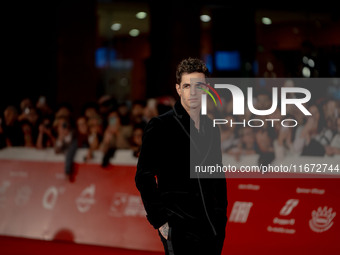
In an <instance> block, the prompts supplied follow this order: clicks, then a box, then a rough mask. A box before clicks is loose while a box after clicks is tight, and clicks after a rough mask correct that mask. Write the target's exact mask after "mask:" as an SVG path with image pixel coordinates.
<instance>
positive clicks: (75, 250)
mask: <svg viewBox="0 0 340 255" xmlns="http://www.w3.org/2000/svg"><path fill="white" fill-rule="evenodd" d="M0 247H1V248H0V250H1V251H0V254H1V255H47V254H48V255H78V254H79V255H163V254H164V253H160V252H146V251H136V250H126V249H119V248H113V247H103V246H92V245H84V244H76V243H70V242H61V241H42V240H34V239H26V238H14V237H5V236H0Z"/></svg>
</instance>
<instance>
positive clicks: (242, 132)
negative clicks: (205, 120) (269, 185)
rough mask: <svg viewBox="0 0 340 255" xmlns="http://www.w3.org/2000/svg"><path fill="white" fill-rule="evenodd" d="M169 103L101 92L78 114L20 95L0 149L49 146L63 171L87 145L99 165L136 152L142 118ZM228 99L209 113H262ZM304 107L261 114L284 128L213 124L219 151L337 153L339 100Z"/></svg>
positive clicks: (7, 113)
mask: <svg viewBox="0 0 340 255" xmlns="http://www.w3.org/2000/svg"><path fill="white" fill-rule="evenodd" d="M254 102H255V105H254V107H255V108H256V109H258V110H261V109H269V108H270V107H271V105H272V97H271V94H270V93H268V91H265V90H264V91H259V92H257V94H256V96H255V98H254ZM174 103H175V99H174V98H172V97H162V98H150V99H147V100H145V101H142V100H140V101H133V102H129V101H125V102H121V103H119V102H117V101H116V100H115V99H114V98H113V97H111V96H108V95H104V96H102V97H100V98H99V99H98V101H97V102H92V103H87V104H85V105H84V106H83V109H82V111H81V114H80V115H79V116H75V115H74V113H73V111H72V108H71V107H70V106H69V105H67V104H62V105H60V106H59V107H58V108H57V109H55V110H53V109H52V108H51V107H50V106H49V105H48V102H47V100H46V98H45V97H40V98H39V99H38V100H37V102H33V101H32V99H30V98H25V99H23V100H22V101H21V102H20V106H19V107H16V106H15V105H9V106H7V107H6V108H5V109H3V111H2V116H1V117H0V149H2V148H5V147H11V146H21V147H30V148H36V149H44V148H53V149H54V151H55V153H65V154H67V153H68V154H67V156H68V158H69V159H68V161H69V163H68V166H67V167H66V169H68V170H66V171H71V165H72V159H73V157H74V154H75V153H76V150H77V149H78V148H88V150H87V151H88V152H87V155H86V157H85V158H84V161H85V162H86V161H89V160H91V159H92V158H93V153H94V152H95V151H96V150H100V151H102V153H103V155H104V156H103V160H102V166H107V165H108V164H109V160H110V158H112V156H113V155H114V153H115V151H116V150H117V149H130V150H132V151H133V155H134V156H135V157H138V154H139V149H140V146H141V144H142V136H143V132H144V127H145V125H146V123H147V122H148V121H149V120H150V119H151V118H152V117H154V116H157V115H159V114H162V113H163V112H165V111H167V110H168V109H170V108H171V107H172V106H173V105H174ZM232 103H233V102H232V99H230V100H229V101H227V102H226V107H223V108H221V109H222V110H218V109H217V108H216V109H215V110H213V111H215V113H214V115H215V116H214V117H216V116H218V118H224V119H226V120H228V122H229V123H230V122H231V121H233V122H234V123H237V122H238V123H241V119H243V120H245V121H246V122H247V121H248V120H249V119H261V118H264V117H263V116H254V115H252V114H251V112H249V111H248V112H246V114H245V115H244V116H235V115H233V114H232ZM305 107H306V108H307V109H308V110H309V111H310V112H311V113H312V116H305V115H304V114H302V112H301V111H300V110H299V109H297V108H296V107H295V108H294V107H292V108H288V109H287V115H286V116H282V115H281V113H280V109H279V108H278V109H277V110H276V111H275V112H274V113H273V114H271V115H270V116H266V118H267V119H279V120H282V119H283V117H285V118H290V119H295V120H297V122H298V123H299V125H297V126H296V127H294V128H287V127H284V126H282V125H281V124H280V121H276V122H273V123H274V127H271V125H272V123H271V122H266V121H264V122H263V123H264V125H263V126H261V127H256V128H254V127H249V126H243V125H240V124H235V125H230V124H229V125H219V128H220V132H221V149H222V152H223V153H226V154H229V155H230V156H233V157H235V158H236V159H237V160H239V159H240V157H242V156H244V155H252V154H258V155H259V156H260V157H259V163H270V162H271V161H273V160H275V159H276V160H277V159H279V160H280V159H283V158H285V157H286V156H289V155H307V156H325V155H328V156H332V155H340V105H339V101H338V100H335V99H333V98H320V99H318V100H317V101H313V102H309V103H308V104H306V105H305ZM216 111H218V112H216ZM243 120H242V121H243ZM160 139H161V138H160Z"/></svg>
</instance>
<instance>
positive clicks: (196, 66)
mask: <svg viewBox="0 0 340 255" xmlns="http://www.w3.org/2000/svg"><path fill="white" fill-rule="evenodd" d="M195 72H198V73H203V74H204V75H205V77H209V76H210V72H209V70H208V68H207V66H206V65H205V63H204V62H203V61H202V60H200V59H198V58H187V59H183V60H182V61H181V62H180V63H179V64H178V66H177V70H176V82H177V84H181V81H182V75H183V74H184V73H188V74H190V73H195Z"/></svg>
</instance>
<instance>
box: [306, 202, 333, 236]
mask: <svg viewBox="0 0 340 255" xmlns="http://www.w3.org/2000/svg"><path fill="white" fill-rule="evenodd" d="M335 215H336V212H333V208H327V206H325V207H324V208H321V207H319V208H318V209H317V210H313V211H312V219H310V220H309V226H310V228H311V229H312V230H313V231H314V232H317V233H321V232H325V231H327V230H328V229H330V228H331V227H332V226H333V224H334V222H333V219H334V217H335Z"/></svg>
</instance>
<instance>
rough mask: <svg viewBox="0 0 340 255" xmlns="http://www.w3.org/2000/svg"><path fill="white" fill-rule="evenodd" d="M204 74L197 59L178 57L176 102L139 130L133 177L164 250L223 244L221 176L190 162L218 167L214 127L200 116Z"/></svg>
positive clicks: (211, 254)
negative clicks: (208, 174) (140, 138)
mask: <svg viewBox="0 0 340 255" xmlns="http://www.w3.org/2000/svg"><path fill="white" fill-rule="evenodd" d="M208 76H209V71H208V69H207V67H206V66H205V64H204V63H203V62H202V61H201V60H199V59H194V58H188V59H184V60H183V61H182V62H181V63H180V64H179V65H178V67H177V71H176V78H177V84H176V90H177V92H178V94H179V96H180V100H178V101H177V102H176V103H175V105H174V107H173V109H172V110H170V111H168V112H166V113H164V114H162V115H160V116H158V117H154V118H152V119H151V120H150V121H149V123H148V124H147V126H146V128H145V130H144V135H143V143H142V146H141V151H140V155H139V160H138V164H137V172H136V176H135V181H136V186H137V188H138V190H139V191H140V194H141V198H142V201H143V204H144V207H145V210H146V212H147V219H148V221H149V222H150V224H151V225H152V226H153V227H154V228H155V229H158V231H159V235H160V238H161V240H162V242H163V246H164V249H165V253H166V254H175V255H180V254H185V255H188V254H204V255H215V254H216V255H217V254H218V255H219V254H221V252H222V248H223V243H224V239H225V227H226V223H227V216H226V214H227V213H226V211H227V188H226V180H225V175H224V174H223V173H222V174H219V175H215V176H211V177H214V178H205V177H204V178H202V176H200V173H199V172H195V169H196V166H216V165H219V166H222V155H221V141H220V132H219V129H218V127H213V124H212V120H211V119H209V118H208V117H207V115H202V114H201V95H202V93H205V92H204V89H205V90H208V87H206V86H205V85H202V84H205V78H206V77H208ZM198 81H200V82H198Z"/></svg>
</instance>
